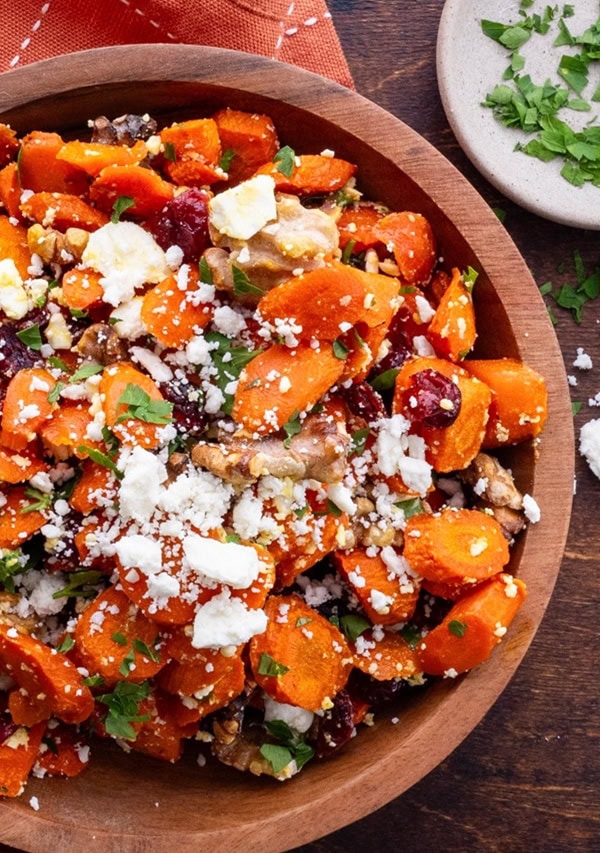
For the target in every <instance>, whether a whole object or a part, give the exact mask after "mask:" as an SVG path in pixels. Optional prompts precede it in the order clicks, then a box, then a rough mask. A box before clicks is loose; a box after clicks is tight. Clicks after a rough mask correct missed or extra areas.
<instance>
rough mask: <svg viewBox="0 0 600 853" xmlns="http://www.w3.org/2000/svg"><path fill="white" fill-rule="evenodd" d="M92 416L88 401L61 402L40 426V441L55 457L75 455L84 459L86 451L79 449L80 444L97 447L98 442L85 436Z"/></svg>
mask: <svg viewBox="0 0 600 853" xmlns="http://www.w3.org/2000/svg"><path fill="white" fill-rule="evenodd" d="M92 421H93V417H92V416H91V415H90V412H89V403H88V404H86V405H83V404H81V403H75V402H72V403H68V402H63V403H62V405H61V406H60V408H59V409H56V410H55V411H54V412H53V413H52V415H51V416H50V417H49V418H48V420H47V421H45V422H44V423H43V424H42V426H41V428H40V436H41V439H42V443H43V445H44V447H45V448H46V450H47V451H48V453H50V454H52V456H54V458H55V459H68V458H69V457H70V456H76V457H77V458H78V459H85V458H86V457H87V455H88V453H87V451H83V452H82V451H80V450H79V449H78V448H79V447H80V446H81V445H85V446H86V447H91V448H96V449H97V448H99V446H100V445H99V443H98V442H97V441H93V440H92V439H89V438H87V437H86V435H87V429H88V427H89V425H90V424H91V423H92Z"/></svg>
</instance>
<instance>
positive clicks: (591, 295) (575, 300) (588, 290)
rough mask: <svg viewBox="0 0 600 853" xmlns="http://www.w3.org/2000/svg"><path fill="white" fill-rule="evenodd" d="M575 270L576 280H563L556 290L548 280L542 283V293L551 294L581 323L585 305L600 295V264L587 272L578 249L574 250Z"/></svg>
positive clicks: (544, 294) (561, 306)
mask: <svg viewBox="0 0 600 853" xmlns="http://www.w3.org/2000/svg"><path fill="white" fill-rule="evenodd" d="M573 270H574V272H575V282H563V283H562V284H561V285H560V286H559V287H558V288H557V289H556V290H555V287H554V284H553V283H552V282H551V281H546V282H544V284H542V285H540V293H541V294H542V296H550V297H551V298H552V299H553V300H554V302H555V303H556V305H558V307H559V308H564V309H565V310H566V311H570V312H571V314H572V316H573V319H574V320H575V322H576V323H577V324H580V323H581V321H582V319H583V308H584V306H585V305H586V304H587V303H588V302H591V301H593V300H595V299H597V298H598V296H600V264H598V265H597V266H596V268H595V269H594V271H593V272H587V271H586V269H585V264H584V262H583V259H582V257H581V253H580V252H578V251H577V250H576V251H575V252H573ZM551 316H552V315H551Z"/></svg>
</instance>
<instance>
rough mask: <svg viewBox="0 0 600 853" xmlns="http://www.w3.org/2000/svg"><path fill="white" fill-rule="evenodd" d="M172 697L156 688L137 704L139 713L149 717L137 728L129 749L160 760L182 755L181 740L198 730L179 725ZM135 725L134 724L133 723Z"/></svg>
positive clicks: (176, 758) (193, 726) (192, 726)
mask: <svg viewBox="0 0 600 853" xmlns="http://www.w3.org/2000/svg"><path fill="white" fill-rule="evenodd" d="M174 699H175V697H172V696H168V695H164V694H161V693H159V692H158V691H155V692H154V693H151V694H150V696H149V697H148V699H146V700H145V701H144V703H143V704H142V705H140V712H141V713H142V714H148V715H149V717H150V719H149V720H146V721H144V722H142V723H141V725H140V726H139V728H138V729H137V735H136V738H135V740H134V741H131V748H132V749H133V750H134V751H135V752H143V753H144V754H145V755H151V756H152V757H153V758H159V759H161V761H170V762H175V761H178V760H179V758H181V753H182V750H183V741H184V740H185V739H186V738H188V737H191V736H192V735H193V734H194V733H195V732H196V730H197V728H198V727H197V726H196V725H191V726H189V725H188V726H182V725H181V723H180V722H179V719H178V716H177V713H176V710H175V702H174V701H173V700H174ZM134 725H135V724H134Z"/></svg>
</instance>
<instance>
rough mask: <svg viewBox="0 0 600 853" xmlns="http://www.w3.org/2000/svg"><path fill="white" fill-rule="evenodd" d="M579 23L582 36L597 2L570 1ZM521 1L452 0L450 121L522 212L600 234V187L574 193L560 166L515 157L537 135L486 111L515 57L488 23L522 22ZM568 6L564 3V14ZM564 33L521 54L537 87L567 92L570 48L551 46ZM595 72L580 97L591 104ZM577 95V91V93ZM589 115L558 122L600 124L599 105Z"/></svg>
mask: <svg viewBox="0 0 600 853" xmlns="http://www.w3.org/2000/svg"><path fill="white" fill-rule="evenodd" d="M572 5H573V7H574V9H575V15H574V17H571V18H568V19H566V23H567V25H568V27H569V30H570V32H571V33H572V34H573V35H579V34H580V33H582V32H583V31H584V29H585V28H586V27H588V26H590V25H591V24H593V23H594V22H595V21H596V20H597V19H598V14H599V13H598V2H597V0H572ZM519 6H520V3H519V0H446V4H445V6H444V11H443V13H442V18H441V21H440V28H439V32H438V42H437V74H438V84H439V89H440V94H441V97H442V102H443V104H444V109H445V111H446V115H447V117H448V121H449V123H450V125H451V127H452V129H453V131H454V133H455V135H456V137H457V139H458V141H459V143H460V145H461V146H462V148H463V150H464V151H465V153H466V154H467V156H468V157H469V159H470V160H471V161H472V163H473V164H474V165H475V166H476V167H477V169H479V171H480V172H481V173H482V174H483V175H484V176H485V177H486V178H487V179H488V180H489V181H490V183H492V184H493V185H494V186H495V187H497V188H498V189H499V190H500V191H501V192H503V193H504V194H505V195H506V196H508V197H509V198H510V199H512V200H513V201H515V202H516V203H517V204H519V205H521V206H522V207H525V208H527V209H528V210H531V211H533V212H534V213H537V214H539V215H540V216H543V217H545V218H547V219H552V220H554V221H555V222H560V223H562V224H564V225H573V226H576V227H579V228H590V229H594V230H600V188H598V187H593V186H592V185H591V184H589V183H587V184H586V185H584V186H583V187H574V186H572V185H571V184H570V183H568V181H566V180H565V179H564V178H563V177H561V175H560V170H561V167H562V160H561V159H560V158H556V159H555V160H553V161H551V162H549V163H543V162H542V161H541V160H538V159H536V158H534V157H529V156H527V155H526V154H523V153H520V152H516V151H515V150H514V148H515V144H516V143H517V142H526V141H528V140H529V139H530V138H532V137H531V136H528V135H527V134H525V133H524V132H523V131H521V130H518V129H513V128H506V127H504V125H502V124H501V123H500V122H498V121H496V119H495V118H494V116H493V114H492V110H491V109H488V108H485V107H482V106H481V102H482V101H483V100H485V97H486V94H487V93H488V92H491V91H492V89H493V88H494V87H495V86H496V84H498V83H501V82H503V81H502V75H503V73H504V70H505V69H506V68H507V66H508V65H509V62H510V59H509V51H508V50H506V49H505V48H504V47H503V46H502V45H500V44H498V43H497V42H495V41H493V40H492V39H490V38H488V36H486V35H484V33H483V31H482V29H481V20H482V18H487V19H489V20H492V21H500V22H502V23H515V22H517V21H518V20H519ZM545 7H546V2H543V0H538V1H537V2H536V3H534V5H533V7H532V8H531V9H529V10H528V11H527V14H532V13H535V12H537V13H540V14H541V13H543V11H544V9H545ZM562 8H563V4H562V3H561V4H560V5H559V10H562ZM557 33H558V25H557V21H556V20H555V21H554V22H553V24H552V26H551V29H550V31H549V32H548V34H547V35H545V36H544V35H539V34H537V33H534V34H533V35H532V37H531V38H530V40H529V41H528V42H527V43H526V44H525V45H524V46H523V47H522V48H521V49H520V51H519V52H520V54H521V55H522V56H523V57H524V58H525V61H526V64H525V68H524V70H523V71H522V72H521V73H522V74H530V75H531V78H532V80H533V81H534V83H537V84H540V85H541V84H543V83H544V82H545V81H546V79H550V80H551V82H552V83H553V84H555V85H556V84H560V85H562V86H565V85H566V84H565V82H564V81H563V80H562V78H560V77H559V76H558V74H557V73H556V69H557V66H558V62H559V59H560V57H561V56H562V55H563V53H576V52H577V51H576V49H574V48H570V47H553V46H552V43H553V41H554V39H555V37H556V35H557ZM594 64H595V65H598V64H599V63H593V64H592V65H591V66H590V75H589V77H590V82H589V83H588V85H587V87H586V88H585V89H584V91H583V92H582V97H584V98H586V100H588V101H590V99H591V96H592V94H593V92H594V91H595V89H596V86H597V85H598V82H599V80H600V69H598V68H597V67H596V68H594V67H593V66H594ZM572 97H575V93H574V92H573V93H572ZM591 106H592V111H591V112H575V111H574V110H566V109H563V110H561V112H560V114H559V117H560V118H562V119H563V120H564V121H566V122H567V123H568V124H570V125H571V126H572V127H573V128H574V129H575V130H577V131H579V130H581V129H583V127H584V126H585V125H586V124H587V123H588V122H589V121H590V120H591V119H592V118H593V117H594V116H596V121H598V119H600V104H598V103H592V104H591Z"/></svg>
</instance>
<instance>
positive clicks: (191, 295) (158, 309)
mask: <svg viewBox="0 0 600 853" xmlns="http://www.w3.org/2000/svg"><path fill="white" fill-rule="evenodd" d="M180 279H181V276H175V275H171V276H169V277H168V278H166V279H164V281H161V282H160V284H157V285H155V286H154V287H152V288H150V290H148V291H146V293H145V294H144V299H143V302H142V321H143V322H144V324H145V326H146V329H147V330H148V332H149V334H151V335H153V337H155V338H156V340H157V341H159V343H161V344H162V345H163V346H165V347H169V348H172V349H178V348H180V347H182V346H184V345H185V344H186V343H187V342H188V341H190V340H191V339H192V338H193V337H194V335H195V334H197V332H198V330H200V329H203V328H204V327H205V326H207V325H208V323H210V321H211V319H212V308H211V306H210V305H209V304H204V303H201V302H200V303H199V302H197V298H196V293H195V291H197V289H198V282H199V275H198V273H197V272H196V270H195V269H194V268H192V267H190V269H189V272H188V275H187V278H186V280H185V281H184V282H183V287H180V286H179V285H180Z"/></svg>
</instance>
